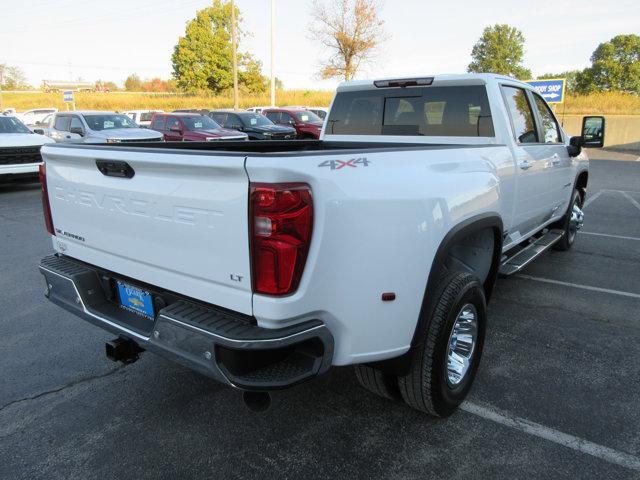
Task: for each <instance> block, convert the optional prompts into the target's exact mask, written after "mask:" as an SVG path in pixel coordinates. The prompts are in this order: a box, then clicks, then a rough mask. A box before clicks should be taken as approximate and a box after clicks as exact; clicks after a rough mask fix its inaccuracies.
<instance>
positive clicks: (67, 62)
mask: <svg viewBox="0 0 640 480" xmlns="http://www.w3.org/2000/svg"><path fill="white" fill-rule="evenodd" d="M208 4H210V2H208V1H206V0H109V1H97V0H91V1H85V0H30V1H15V0H0V63H8V64H10V65H17V66H19V67H20V68H22V70H23V71H24V72H25V73H26V75H27V77H28V80H29V82H30V83H31V84H32V85H34V86H39V85H40V81H41V80H42V79H45V78H46V79H63V80H64V79H68V78H69V76H70V75H71V76H72V78H74V79H75V78H77V77H82V78H83V80H88V81H94V80H97V79H103V80H113V81H115V82H117V83H122V82H123V81H124V79H125V78H126V77H127V75H129V74H130V73H137V74H138V75H140V76H141V77H142V78H150V77H154V76H159V77H162V78H168V77H169V76H170V74H171V60H170V57H171V53H172V50H173V47H174V45H175V44H176V41H177V39H178V36H179V35H181V34H183V33H184V28H185V24H186V22H187V21H188V20H189V19H190V18H192V17H193V16H194V13H195V11H196V10H197V9H200V8H202V7H205V6H207V5H208ZM236 4H237V5H238V7H239V8H240V11H241V12H242V17H243V19H244V29H245V31H247V32H248V33H249V34H250V36H249V37H248V38H246V39H244V40H243V43H242V45H241V49H243V50H248V51H249V52H251V53H253V54H254V55H255V56H256V57H257V58H258V59H260V60H261V61H262V62H263V65H264V73H265V74H267V75H268V74H269V65H270V46H269V45H270V44H269V38H270V37H269V35H270V23H269V18H270V0H236ZM310 10H311V1H310V0H309V1H307V0H276V75H277V76H278V77H279V78H281V79H282V80H283V81H284V85H285V87H286V88H323V89H332V88H333V87H334V86H335V85H336V83H337V81H324V82H321V81H318V80H317V79H316V72H317V70H318V68H317V67H318V60H319V58H320V57H321V56H322V53H323V52H322V48H321V47H320V45H319V44H318V43H317V42H315V41H314V40H313V39H312V38H310V35H309V33H308V32H309V29H308V27H309V23H310V22H311V17H310ZM382 17H383V18H384V20H385V30H386V32H387V34H388V37H389V38H388V40H387V41H386V42H385V44H384V45H383V47H382V48H381V49H380V52H379V53H378V56H377V59H376V60H375V61H374V62H373V63H372V64H371V65H369V66H368V67H367V68H366V70H364V71H362V72H361V73H360V74H359V77H361V78H364V77H381V76H396V75H398V76H400V75H414V74H422V75H424V74H437V73H457V72H463V71H465V70H466V67H467V65H468V64H469V61H470V53H471V48H472V46H473V44H474V43H475V42H476V40H477V39H478V37H479V36H480V34H481V33H482V30H483V28H484V27H486V26H487V25H493V24H495V23H508V24H510V25H513V26H515V27H517V28H519V29H520V30H522V32H523V33H524V35H525V37H526V44H525V49H526V53H525V66H526V67H528V68H530V69H532V71H533V73H534V75H536V74H542V73H545V72H548V71H551V72H557V71H562V70H567V69H575V68H582V67H585V66H588V65H589V57H590V56H591V53H592V52H593V50H594V49H595V48H596V46H597V45H598V44H599V43H600V42H603V41H606V40H608V39H610V38H611V37H613V36H615V35H617V34H621V33H639V32H640V0H609V1H596V0H555V1H551V0H546V1H536V2H527V1H521V2H514V1H513V0H483V1H481V2H480V1H466V0H463V1H442V0H439V1H429V0H395V1H394V0H386V1H385V3H384V8H383V15H382Z"/></svg>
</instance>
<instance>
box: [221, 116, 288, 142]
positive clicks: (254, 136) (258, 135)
mask: <svg viewBox="0 0 640 480" xmlns="http://www.w3.org/2000/svg"><path fill="white" fill-rule="evenodd" d="M209 116H210V117H211V118H213V119H214V120H215V121H216V122H217V123H219V124H220V125H222V126H223V127H225V128H231V129H233V130H239V131H241V132H244V133H246V134H247V135H248V136H249V140H292V139H294V138H296V136H297V132H296V129H295V128H293V127H289V126H284V125H276V124H274V123H273V122H272V121H271V120H269V119H268V118H267V117H265V116H264V115H260V114H259V113H253V112H245V111H229V110H216V111H213V112H210V113H209Z"/></svg>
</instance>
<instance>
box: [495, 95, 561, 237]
mask: <svg viewBox="0 0 640 480" xmlns="http://www.w3.org/2000/svg"><path fill="white" fill-rule="evenodd" d="M501 89H502V96H503V98H504V102H505V105H506V107H507V111H508V114H509V119H510V122H511V129H512V133H513V138H514V140H515V141H514V143H513V147H512V151H513V155H514V159H515V162H516V175H517V177H516V195H515V198H516V202H515V206H514V211H513V218H514V222H513V226H514V228H513V230H514V231H513V232H509V233H510V234H512V235H513V237H512V240H517V238H518V234H520V235H523V236H524V235H526V234H528V233H530V232H531V231H532V230H535V229H537V228H538V227H540V226H541V225H542V224H543V223H544V222H545V221H546V220H548V219H549V217H550V215H551V211H552V208H553V207H552V204H553V203H554V201H553V199H552V198H551V175H550V169H549V168H548V162H549V154H548V151H547V150H546V149H545V147H544V144H543V145H541V144H540V137H539V132H538V127H537V122H536V116H535V114H534V109H533V106H532V104H531V101H532V99H531V98H530V97H529V95H528V94H527V91H526V90H525V89H523V88H520V87H516V86H510V85H502V87H501Z"/></svg>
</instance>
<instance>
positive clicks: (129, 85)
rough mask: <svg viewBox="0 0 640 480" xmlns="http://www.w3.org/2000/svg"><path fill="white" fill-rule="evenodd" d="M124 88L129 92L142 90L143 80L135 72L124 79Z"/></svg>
mask: <svg viewBox="0 0 640 480" xmlns="http://www.w3.org/2000/svg"><path fill="white" fill-rule="evenodd" d="M124 89H125V90H126V91H127V92H141V91H142V80H141V79H140V77H139V76H138V75H136V74H135V73H133V74H131V75H129V76H128V77H127V79H126V80H125V81H124Z"/></svg>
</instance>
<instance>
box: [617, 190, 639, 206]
mask: <svg viewBox="0 0 640 480" xmlns="http://www.w3.org/2000/svg"><path fill="white" fill-rule="evenodd" d="M620 193H621V194H622V195H624V197H625V198H626V199H627V200H629V201H630V202H631V203H632V204H633V206H634V207H636V208H637V209H638V210H640V203H638V201H637V200H636V199H635V198H633V197H632V196H631V195H629V194H628V193H627V192H622V191H621V192H620Z"/></svg>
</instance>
